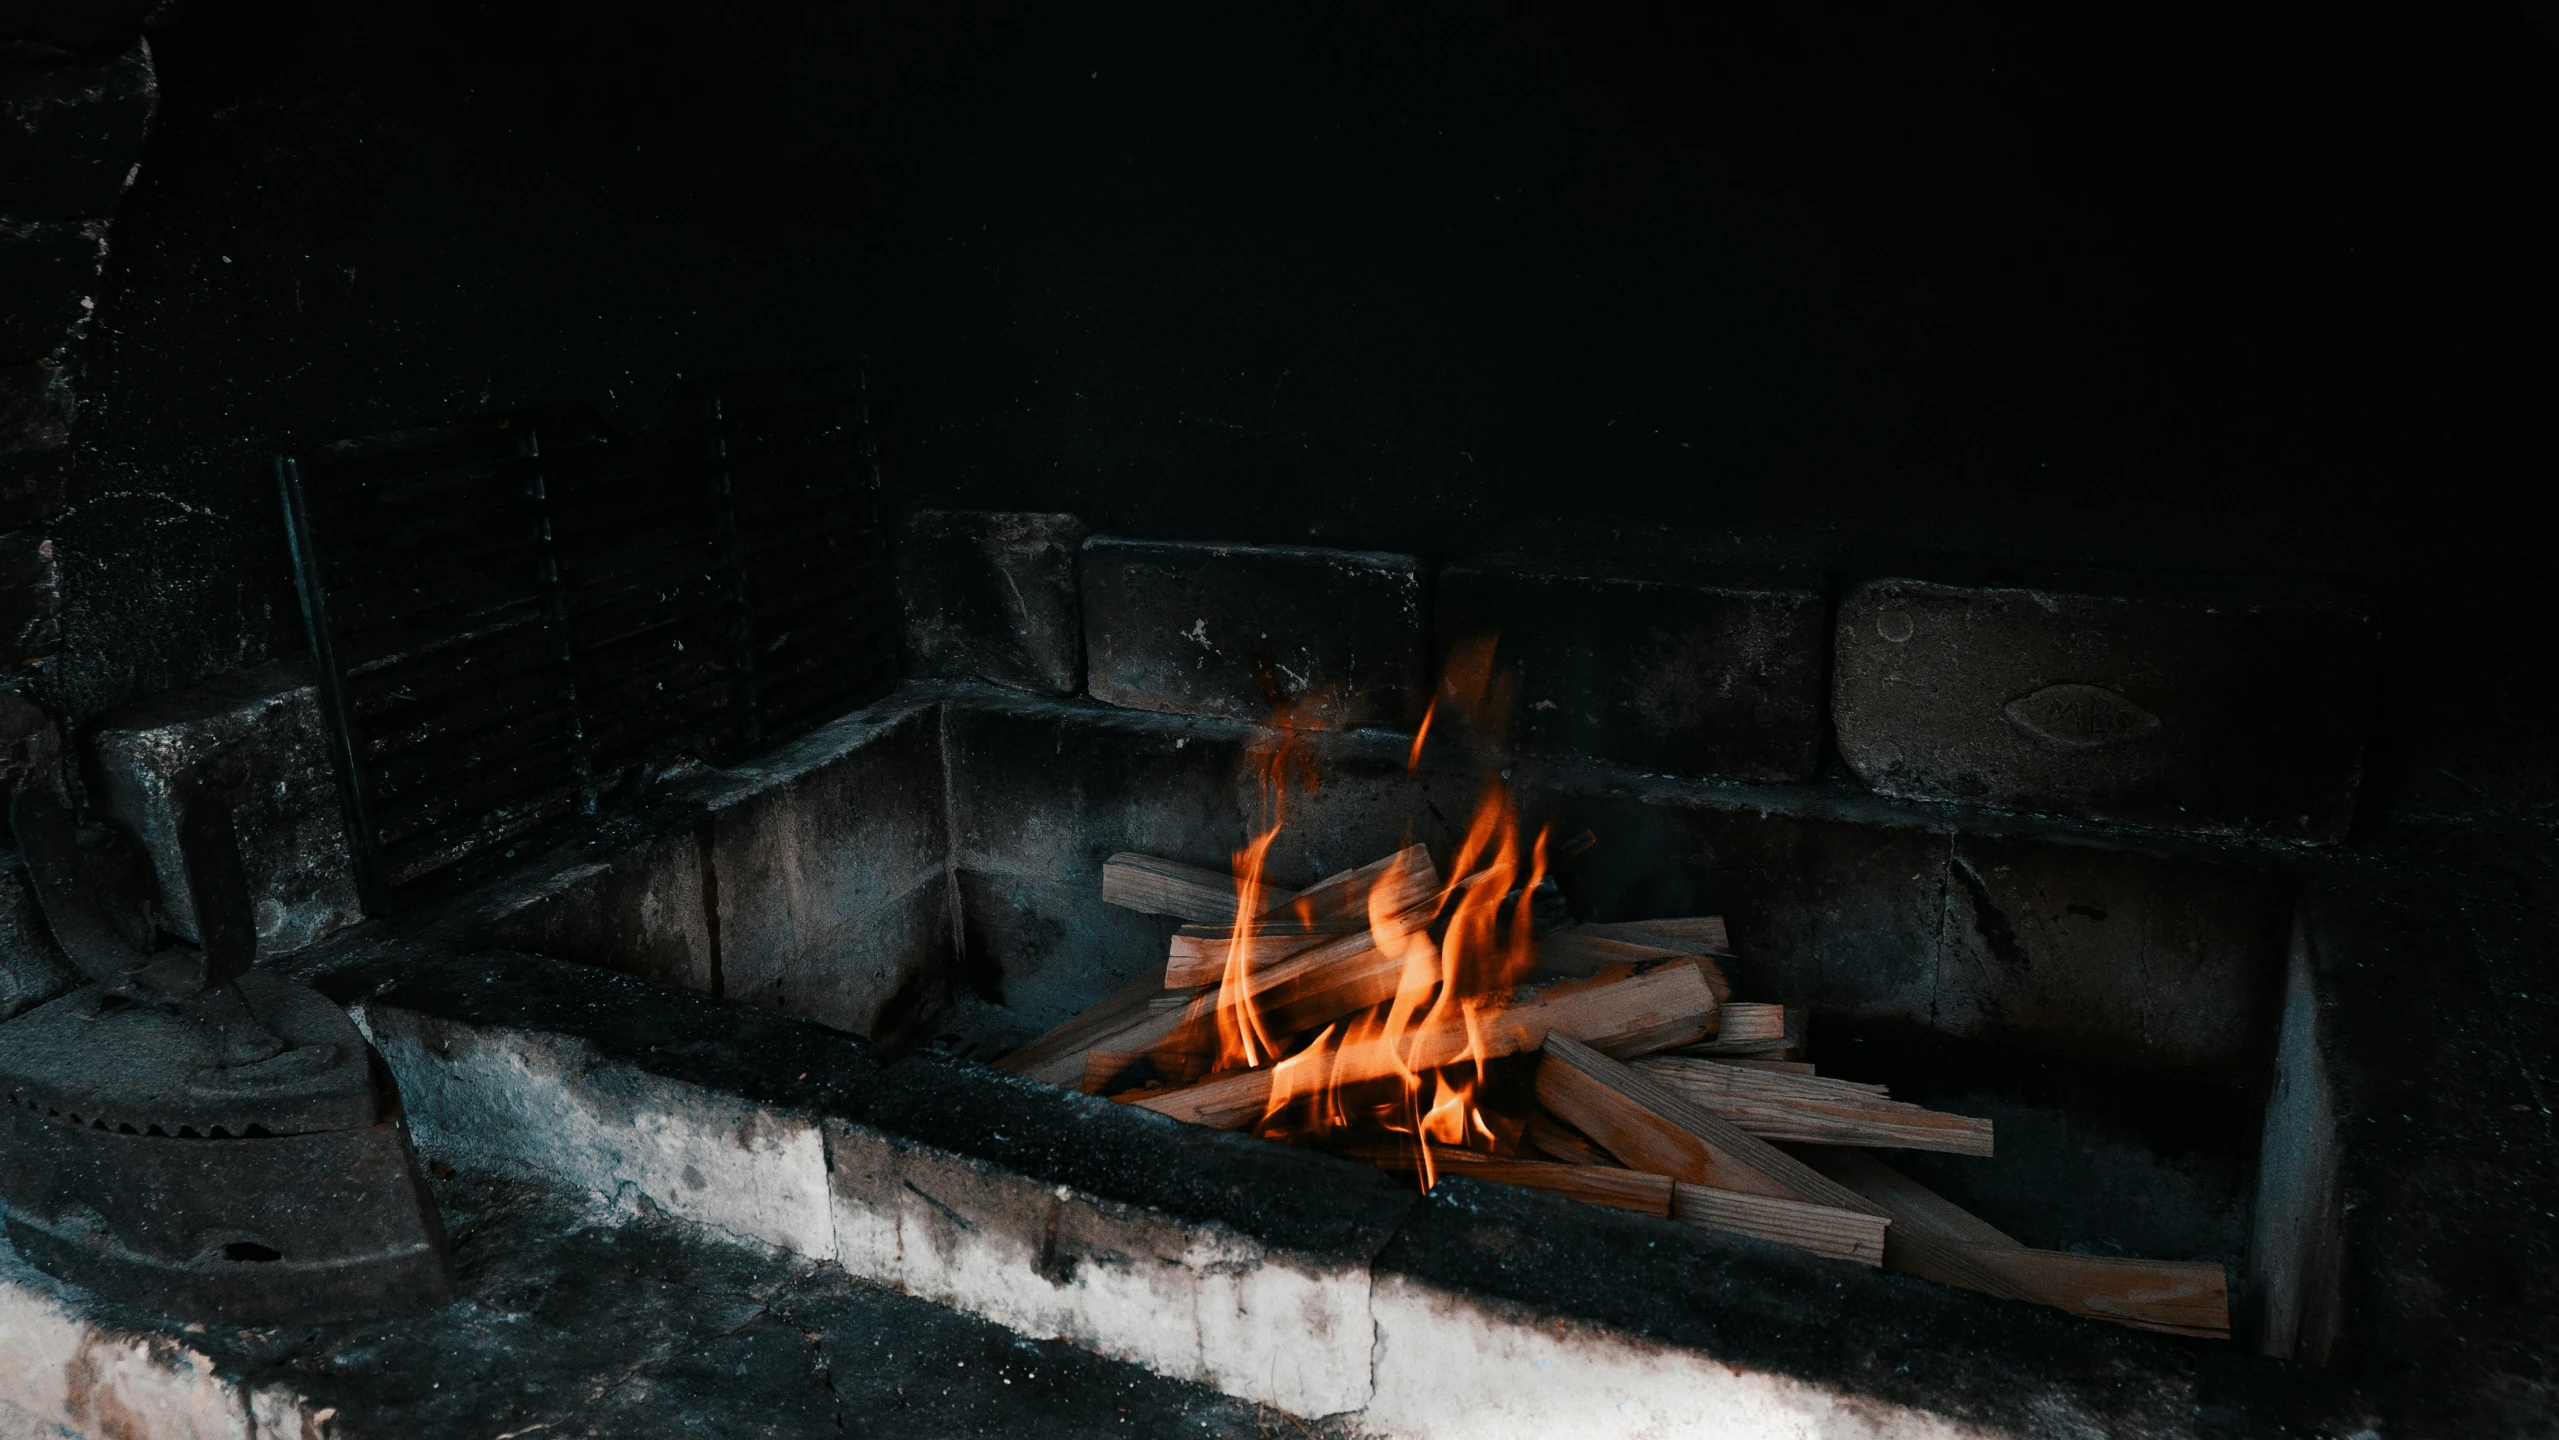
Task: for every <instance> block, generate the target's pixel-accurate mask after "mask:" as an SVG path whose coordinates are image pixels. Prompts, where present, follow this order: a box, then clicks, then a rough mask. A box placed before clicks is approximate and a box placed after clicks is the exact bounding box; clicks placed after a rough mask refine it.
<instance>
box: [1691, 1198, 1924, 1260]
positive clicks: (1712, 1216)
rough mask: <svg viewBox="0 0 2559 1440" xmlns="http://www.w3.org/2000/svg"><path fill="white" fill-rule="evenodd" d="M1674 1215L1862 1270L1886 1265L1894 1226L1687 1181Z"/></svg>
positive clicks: (1822, 1207)
mask: <svg viewBox="0 0 2559 1440" xmlns="http://www.w3.org/2000/svg"><path fill="white" fill-rule="evenodd" d="M1671 1214H1672V1216H1673V1218H1675V1219H1677V1220H1679V1221H1681V1222H1682V1223H1684V1224H1689V1225H1696V1226H1699V1227H1701V1228H1704V1229H1709V1230H1730V1231H1732V1232H1734V1233H1735V1234H1738V1235H1748V1236H1750V1237H1751V1238H1752V1239H1755V1240H1774V1241H1776V1242H1777V1243H1778V1244H1780V1245H1792V1246H1794V1247H1795V1248H1796V1249H1798V1250H1809V1251H1811V1252H1812V1253H1814V1254H1816V1255H1827V1256H1829V1257H1830V1258H1831V1259H1834V1260H1854V1261H1856V1262H1857V1263H1858V1264H1860V1265H1881V1264H1882V1263H1884V1255H1885V1253H1886V1247H1887V1245H1888V1244H1889V1238H1888V1237H1889V1236H1890V1235H1891V1233H1892V1232H1891V1230H1890V1229H1889V1228H1888V1227H1889V1226H1890V1225H1891V1224H1892V1222H1891V1221H1890V1220H1888V1219H1886V1218H1885V1217H1883V1216H1881V1215H1869V1214H1866V1213H1865V1212H1863V1211H1860V1210H1844V1209H1841V1208H1839V1207H1838V1206H1835V1205H1816V1204H1812V1203H1809V1202H1806V1201H1802V1200H1785V1199H1780V1198H1778V1197H1777V1196H1774V1195H1753V1194H1749V1193H1746V1192H1744V1191H1739V1190H1719V1189H1717V1188H1715V1187H1714V1186H1711V1185H1690V1184H1688V1183H1686V1182H1684V1181H1683V1182H1680V1183H1679V1184H1677V1186H1676V1187H1675V1189H1674V1192H1673V1195H1672V1200H1671Z"/></svg>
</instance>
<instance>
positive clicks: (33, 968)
mask: <svg viewBox="0 0 2559 1440" xmlns="http://www.w3.org/2000/svg"><path fill="white" fill-rule="evenodd" d="M87 983H88V977H87V976H85V975H82V974H81V973H80V972H79V971H78V970H77V969H75V968H74V967H73V966H72V964H71V961H70V958H69V957H68V956H66V955H64V954H63V953H62V947H61V946H60V945H57V944H55V943H54V939H53V931H52V929H51V927H49V926H47V925H46V924H45V919H44V910H43V907H42V906H40V905H39V904H37V902H36V891H35V884H34V882H33V881H32V880H30V879H29V878H28V876H27V862H26V861H25V860H23V859H21V858H19V856H18V854H17V853H16V852H15V851H11V852H8V853H6V854H0V1020H6V1019H8V1018H9V1017H10V1016H12V1015H18V1014H23V1013H25V1012H26V1011H29V1010H32V1009H34V1008H35V1007H37V1006H38V1005H41V1004H43V1003H44V1002H46V1001H47V1000H50V999H52V998H54V997H55V996H57V995H67V994H69V993H71V992H72V991H74V990H77V989H79V988H80V987H81V986H82V985H85V984H87Z"/></svg>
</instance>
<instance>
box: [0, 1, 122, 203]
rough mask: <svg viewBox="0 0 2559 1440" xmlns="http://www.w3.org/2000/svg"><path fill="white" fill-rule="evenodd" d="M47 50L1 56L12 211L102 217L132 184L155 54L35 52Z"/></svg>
mask: <svg viewBox="0 0 2559 1440" xmlns="http://www.w3.org/2000/svg"><path fill="white" fill-rule="evenodd" d="M126 33H127V34H128V35H130V33H131V32H130V31H127V32H126ZM45 54H46V48H45V47H25V48H24V49H23V50H21V51H20V52H19V53H17V54H13V55H10V56H8V57H7V58H6V59H5V60H0V175H6V176H8V177H9V198H8V205H7V209H8V213H9V214H11V215H13V216H18V217H21V218H24V217H27V216H53V217H93V216H102V215H105V214H107V213H108V212H110V211H112V210H113V209H114V208H115V203H116V201H117V200H118V199H119V198H120V197H122V196H123V194H124V191H125V187H126V186H128V185H130V184H131V183H132V182H133V171H134V164H135V162H136V161H138V160H139V159H140V158H141V156H142V142H143V139H144V137H145V136H146V135H147V134H148V133H149V131H150V129H151V116H152V111H153V109H154V108H155V107H156V106H157V105H158V103H159V84H158V80H157V77H156V76H155V75H154V74H153V71H152V65H151V52H150V50H149V49H147V48H146V47H144V46H141V45H136V46H134V47H133V48H132V49H130V50H127V51H126V52H124V53H123V54H122V55H120V56H118V57H116V58H115V59H113V60H110V61H108V62H106V63H105V64H103V65H101V64H94V63H83V62H81V61H79V60H77V59H73V58H70V57H69V56H67V55H62V52H53V54H54V55H57V56H62V58H60V59H51V60H48V59H47V58H38V57H40V56H44V55H45Z"/></svg>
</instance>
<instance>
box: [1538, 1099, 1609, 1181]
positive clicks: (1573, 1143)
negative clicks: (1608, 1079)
mask: <svg viewBox="0 0 2559 1440" xmlns="http://www.w3.org/2000/svg"><path fill="white" fill-rule="evenodd" d="M1528 1143H1529V1146H1530V1148H1532V1149H1534V1150H1536V1151H1537V1152H1538V1153H1540V1154H1542V1155H1545V1156H1546V1157H1548V1158H1549V1159H1554V1160H1561V1161H1563V1162H1564V1163H1565V1164H1567V1165H1606V1166H1616V1165H1617V1162H1616V1161H1615V1160H1614V1159H1612V1158H1610V1156H1609V1153H1608V1152H1607V1151H1605V1150H1602V1149H1600V1148H1599V1147H1598V1146H1596V1145H1593V1144H1592V1143H1590V1137H1589V1136H1587V1135H1584V1134H1583V1133H1582V1132H1580V1131H1579V1130H1576V1129H1574V1128H1573V1127H1572V1126H1570V1125H1567V1124H1565V1123H1564V1122H1563V1121H1561V1120H1558V1119H1556V1118H1555V1117H1554V1116H1552V1115H1549V1114H1547V1113H1546V1112H1545V1111H1543V1110H1536V1111H1532V1112H1530V1114H1529V1117H1528ZM1620 1168H1622V1167H1620Z"/></svg>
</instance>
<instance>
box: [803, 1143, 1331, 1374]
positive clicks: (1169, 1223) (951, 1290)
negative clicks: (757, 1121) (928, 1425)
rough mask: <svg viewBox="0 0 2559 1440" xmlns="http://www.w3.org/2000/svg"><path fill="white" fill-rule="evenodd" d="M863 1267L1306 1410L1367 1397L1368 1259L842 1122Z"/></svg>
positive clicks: (843, 1207) (841, 1238) (845, 1184)
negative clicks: (1190, 1217)
mask: <svg viewBox="0 0 2559 1440" xmlns="http://www.w3.org/2000/svg"><path fill="white" fill-rule="evenodd" d="M827 1139H828V1143H829V1146H830V1149H831V1153H832V1156H833V1158H834V1162H835V1170H834V1175H833V1177H832V1178H833V1183H834V1192H833V1193H834V1198H835V1216H836V1227H837V1228H836V1250H835V1254H836V1263H838V1264H840V1265H842V1266H843V1267H844V1269H845V1271H846V1272H847V1273H848V1274H852V1275H856V1276H860V1277H864V1278H868V1279H874V1280H879V1281H883V1282H886V1283H888V1284H892V1285H895V1286H897V1287H898V1288H899V1289H901V1290H904V1291H905V1292H907V1293H908V1294H911V1295H917V1296H921V1297H923V1298H925V1299H928V1300H933V1301H936V1302H938V1303H941V1304H944V1305H948V1306H951V1307H953V1308H955V1309H959V1310H963V1311H966V1312H968V1313H970V1314H974V1315H982V1316H984V1317H986V1318H987V1319H990V1320H993V1321H995V1322H996V1323H998V1324H1001V1325H1003V1326H1005V1327H1006V1328H1008V1329H1011V1330H1015V1331H1018V1332H1020V1333H1021V1334H1024V1335H1029V1336H1032V1337H1035V1338H1042V1339H1046V1338H1063V1339H1068V1340H1072V1341H1075V1342H1076V1343H1078V1344H1081V1345H1084V1346H1087V1347H1090V1348H1091V1349H1094V1350H1097V1351H1099V1352H1101V1353H1102V1354H1104V1355H1108V1356H1112V1357H1114V1358H1117V1359H1123V1360H1133V1361H1136V1362H1137V1363H1139V1364H1142V1365H1144V1366H1146V1367H1147V1368H1148V1369H1150V1370H1153V1371H1155V1372H1157V1373H1158V1374H1162V1375H1168V1376H1171V1377H1173V1378H1175V1379H1179V1380H1191V1381H1196V1382H1199V1383H1202V1384H1207V1385H1213V1386H1215V1387H1217V1388H1218V1389H1220V1390H1223V1391H1225V1392H1226V1393H1228V1394H1230V1395H1238V1396H1242V1397H1244V1398H1246V1399H1250V1400H1258V1401H1260V1402H1262V1403H1264V1404H1267V1405H1275V1406H1278V1407H1279V1408H1281V1409H1283V1410H1287V1411H1289V1412H1291V1413H1293V1414H1298V1415H1310V1416H1313V1415H1329V1414H1334V1413H1337V1412H1340V1411H1345V1410H1356V1409H1358V1408H1360V1407H1361V1406H1362V1405H1364V1404H1366V1403H1367V1400H1368V1393H1369V1351H1370V1347H1371V1344H1372V1341H1373V1338H1374V1332H1373V1330H1372V1328H1371V1326H1370V1323H1369V1295H1368V1291H1369V1279H1368V1268H1367V1265H1366V1263H1365V1262H1364V1261H1357V1260H1354V1261H1344V1260H1339V1259H1335V1260H1329V1261H1328V1260H1319V1259H1317V1258H1315V1257H1312V1256H1302V1255H1290V1254H1287V1253H1284V1252H1280V1251H1276V1250H1274V1249H1273V1248H1272V1247H1271V1246H1269V1245H1267V1244H1265V1243H1262V1242H1260V1241H1258V1240H1256V1239H1254V1238H1253V1237H1251V1236H1248V1235H1245V1234H1242V1233H1239V1232H1237V1231H1235V1230H1233V1229H1232V1228H1230V1227H1227V1226H1224V1225H1221V1224H1217V1223H1215V1222H1186V1221H1183V1220H1181V1219H1177V1218H1175V1217H1173V1216H1170V1215H1167V1214H1164V1213H1162V1212H1160V1211H1155V1210H1150V1209H1147V1208H1144V1207H1140V1206H1135V1205H1128V1204H1122V1203H1118V1202H1114V1201H1111V1200H1107V1199H1103V1198H1100V1197H1097V1196H1093V1195H1089V1194H1085V1193H1082V1192H1079V1191H1078V1190H1076V1189H1075V1188H1073V1187H1071V1186H1067V1185H1054V1184H1047V1183H1043V1182H1041V1181H1039V1180H1035V1179H1033V1178H1031V1177H1029V1176H1026V1175H1022V1174H1019V1173H1015V1172H1013V1171H1010V1170H1008V1169H1006V1168H1004V1167H1002V1166H999V1165H995V1164H991V1163H988V1162H986V1161H984V1160H978V1159H972V1158H970V1157H967V1156H963V1155H956V1154H951V1153H948V1152H944V1151H940V1150H936V1149H934V1148H931V1147H929V1146H922V1145H917V1144H914V1143H912V1142H909V1141H906V1140H903V1139H893V1138H891V1137H889V1136H886V1135H883V1134H880V1133H879V1132H876V1131H873V1130H871V1129H869V1128H868V1127H865V1126H861V1125H856V1124H852V1123H849V1122H846V1121H841V1120H837V1121H829V1122H828V1125H827Z"/></svg>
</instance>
